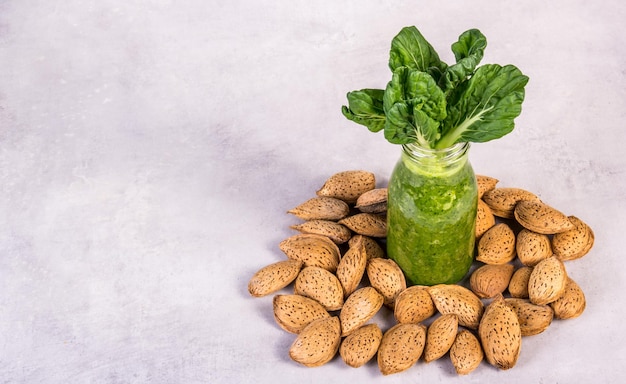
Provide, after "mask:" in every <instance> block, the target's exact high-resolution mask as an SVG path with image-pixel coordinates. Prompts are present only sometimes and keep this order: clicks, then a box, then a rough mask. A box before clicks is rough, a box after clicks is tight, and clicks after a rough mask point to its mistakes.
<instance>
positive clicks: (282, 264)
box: [248, 260, 303, 297]
mask: <svg viewBox="0 0 626 384" xmlns="http://www.w3.org/2000/svg"><path fill="white" fill-rule="evenodd" d="M302 264H303V263H302V261H300V260H282V261H278V262H276V263H273V264H270V265H267V266H265V267H263V268H261V269H260V270H259V271H258V272H256V273H255V274H254V275H253V276H252V278H251V279H250V281H249V282H248V292H250V294H251V295H252V296H254V297H261V296H265V295H269V294H270V293H274V292H276V291H278V290H280V289H283V288H285V287H286V286H288V285H289V284H291V283H292V282H293V281H294V280H295V279H296V277H298V273H300V269H302Z"/></svg>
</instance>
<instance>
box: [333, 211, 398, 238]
mask: <svg viewBox="0 0 626 384" xmlns="http://www.w3.org/2000/svg"><path fill="white" fill-rule="evenodd" d="M339 224H343V225H345V226H346V227H348V228H350V229H351V230H352V231H353V232H355V233H358V234H359V235H365V236H370V237H386V236H387V219H385V217H384V216H380V215H377V214H373V213H357V214H356V215H352V216H348V217H346V218H345V219H341V220H339Z"/></svg>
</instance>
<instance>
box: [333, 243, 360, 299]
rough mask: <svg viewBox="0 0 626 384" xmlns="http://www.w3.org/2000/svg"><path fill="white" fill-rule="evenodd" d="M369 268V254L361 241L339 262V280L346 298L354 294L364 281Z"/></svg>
mask: <svg viewBox="0 0 626 384" xmlns="http://www.w3.org/2000/svg"><path fill="white" fill-rule="evenodd" d="M366 266H367V253H366V250H365V244H364V243H363V240H359V241H358V242H357V243H355V244H354V245H353V246H352V247H350V248H349V249H348V250H347V251H346V253H345V255H343V257H342V258H341V260H340V261H339V266H337V278H338V279H339V282H340V283H341V286H342V287H343V294H344V296H345V297H347V296H350V294H352V292H354V291H355V290H356V289H357V287H358V286H359V283H360V282H361V280H362V279H363V274H364V273H365V267H366Z"/></svg>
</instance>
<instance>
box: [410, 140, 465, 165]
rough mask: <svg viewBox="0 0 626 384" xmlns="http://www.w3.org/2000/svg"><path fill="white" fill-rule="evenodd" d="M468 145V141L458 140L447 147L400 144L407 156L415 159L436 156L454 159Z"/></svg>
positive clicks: (460, 155)
mask: <svg viewBox="0 0 626 384" xmlns="http://www.w3.org/2000/svg"><path fill="white" fill-rule="evenodd" d="M469 147H470V143H469V142H459V143H456V144H453V145H451V146H449V147H447V148H441V149H439V148H427V147H423V146H421V145H419V144H417V143H407V144H402V150H403V151H404V153H406V154H407V155H408V156H410V157H412V158H416V159H425V158H438V159H440V160H450V161H451V160H454V159H456V158H459V157H462V156H463V155H464V154H465V153H466V152H467V151H468V150H469Z"/></svg>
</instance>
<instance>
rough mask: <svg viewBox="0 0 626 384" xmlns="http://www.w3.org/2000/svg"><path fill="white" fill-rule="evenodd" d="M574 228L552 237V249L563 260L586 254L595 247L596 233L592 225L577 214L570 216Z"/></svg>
mask: <svg viewBox="0 0 626 384" xmlns="http://www.w3.org/2000/svg"><path fill="white" fill-rule="evenodd" d="M568 218H569V221H570V222H571V223H572V224H574V228H573V229H570V230H569V231H565V232H561V233H557V234H556V235H554V236H553V237H552V251H553V252H554V254H555V255H556V257H558V258H559V259H561V260H563V261H567V260H575V259H579V258H581V257H583V256H585V255H586V254H587V253H588V252H589V250H590V249H591V247H593V242H594V234H593V231H592V230H591V227H589V225H587V224H586V223H585V222H583V221H582V220H580V219H579V218H578V217H576V216H569V217H568Z"/></svg>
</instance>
